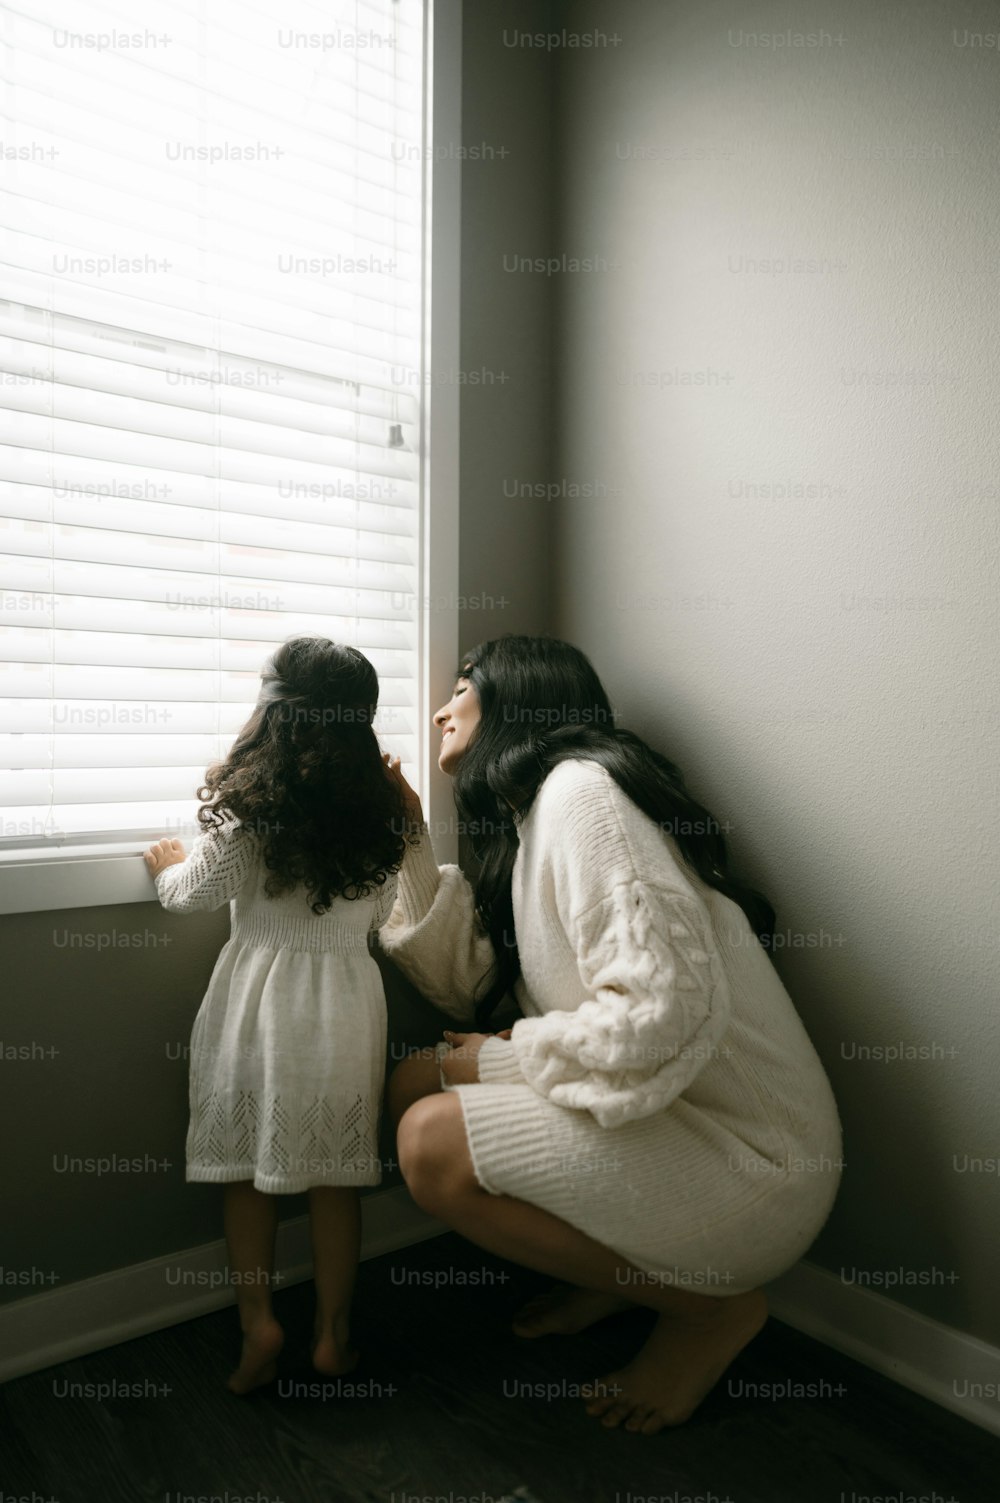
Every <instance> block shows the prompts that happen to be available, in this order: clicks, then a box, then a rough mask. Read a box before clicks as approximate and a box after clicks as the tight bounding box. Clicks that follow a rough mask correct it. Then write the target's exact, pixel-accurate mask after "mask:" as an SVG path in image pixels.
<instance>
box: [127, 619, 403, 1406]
mask: <svg viewBox="0 0 1000 1503" xmlns="http://www.w3.org/2000/svg"><path fill="white" fill-rule="evenodd" d="M261 679H262V685H261V691H260V694H259V697H258V701H257V705H256V707H255V709H254V712H253V714H252V715H251V717H250V719H249V720H248V721H247V723H246V725H245V726H244V727H243V729H242V731H241V732H240V734H239V736H238V737H237V740H236V742H235V744H234V745H233V748H232V750H231V751H230V752H229V755H228V757H227V758H226V760H225V761H224V762H222V763H221V764H219V765H218V766H215V767H212V768H210V769H209V771H208V772H207V773H206V777H205V785H204V787H203V788H201V789H200V790H199V798H200V800H201V803H202V808H201V809H200V810H199V812H198V820H199V823H200V824H202V825H204V826H205V833H204V834H203V835H201V836H200V838H199V839H198V841H197V842H196V844H195V845H194V847H193V849H192V851H191V854H190V855H189V856H188V857H186V858H185V855H184V847H183V846H182V845H181V843H180V841H178V840H169V839H164V840H160V841H158V842H157V843H156V844H155V845H153V846H151V847H150V849H149V850H148V851H146V852H145V858H144V859H145V861H146V865H147V867H148V869H149V871H150V872H151V874H152V875H153V877H154V879H155V881H156V889H157V893H158V895H159V898H160V902H161V903H162V904H163V906H164V907H165V908H167V909H170V910H171V911H172V912H175V913H190V912H192V911H194V910H195V909H202V910H204V909H213V908H219V907H221V906H222V904H223V903H225V902H227V901H231V904H232V907H231V915H232V930H231V937H230V939H229V940H228V941H227V943H226V944H225V946H224V947H223V949H222V951H221V953H220V955H219V958H218V961H217V962H216V966H215V970H214V971H213V973H212V977H211V980H210V982H209V985H208V992H207V993H206V996H205V999H204V1001H203V1002H202V1005H201V1009H200V1011H199V1013H198V1016H197V1018H196V1019H195V1024H194V1030H193V1032H192V1035H191V1056H190V1071H191V1079H190V1102H191V1121H190V1127H189V1129H188V1136H187V1179H188V1180H197V1181H203V1182H204V1181H209V1182H212V1183H215V1184H222V1185H224V1186H225V1190H224V1220H225V1232H226V1244H227V1248H228V1252H229V1267H230V1276H231V1278H232V1281H233V1283H234V1285H235V1288H236V1297H237V1303H238V1306H239V1313H240V1324H241V1327H242V1331H243V1351H242V1356H241V1358H240V1363H239V1366H238V1367H237V1368H236V1371H235V1372H234V1373H233V1374H232V1376H231V1378H230V1379H229V1387H230V1388H231V1389H232V1390H233V1391H234V1392H235V1393H246V1392H248V1391H249V1390H250V1389H251V1388H255V1387H256V1386H257V1385H258V1384H260V1383H265V1382H268V1381H270V1380H271V1379H272V1378H273V1377H274V1371H275V1358H276V1357H277V1354H278V1352H279V1351H280V1349H281V1346H282V1342H283V1332H282V1329H281V1326H280V1325H279V1324H278V1322H277V1321H276V1320H275V1317H274V1313H273V1310H272V1307H271V1284H272V1277H273V1274H272V1270H273V1265H274V1243H275V1232H276V1227H277V1201H276V1198H275V1197H276V1196H278V1195H292V1194H295V1193H297V1192H300V1191H303V1190H307V1191H308V1192H309V1220H310V1232H311V1239H312V1249H313V1261H314V1267H315V1281H316V1322H315V1330H314V1341H313V1363H314V1365H315V1367H316V1368H317V1370H318V1371H319V1372H321V1373H324V1374H328V1375H330V1376H336V1375H339V1374H343V1373H346V1372H349V1371H350V1370H351V1369H352V1368H353V1367H354V1365H355V1363H356V1362H357V1353H356V1352H355V1351H354V1349H353V1348H352V1346H351V1343H350V1331H349V1322H350V1304H351V1295H352V1290H353V1285H354V1279H355V1275H356V1272H357V1265H358V1258H359V1251H360V1229H361V1216H360V1207H359V1202H358V1191H357V1187H358V1186H359V1185H377V1184H379V1183H380V1181H381V1163H380V1160H379V1157H378V1126H379V1115H380V1107H381V1096H382V1084H383V1079H384V1068H385V1045H386V1017H385V993H384V991H383V987H382V977H381V974H380V972H379V969H378V966H377V965H376V963H375V960H374V959H373V957H372V955H371V953H370V949H369V944H370V936H371V934H372V933H373V932H374V931H375V930H377V929H378V928H379V927H380V926H381V925H382V924H384V923H385V921H386V919H387V918H388V916H389V912H390V910H391V908H392V904H393V900H394V897H395V890H396V873H397V872H398V870H399V867H400V864H401V862H402V859H403V854H404V852H405V850H406V844H407V831H408V822H407V817H406V812H405V809H404V804H403V797H402V794H401V792H400V788H399V784H398V781H397V780H396V779H394V778H392V777H391V776H390V775H389V772H388V770H387V767H386V761H385V759H384V758H383V756H382V753H381V752H380V749H379V745H378V741H377V739H376V736H375V732H374V730H373V729H372V718H373V716H374V713H375V707H376V704H377V701H378V680H377V677H376V674H375V670H374V668H373V667H372V665H371V663H369V661H368V659H367V658H366V657H364V656H363V654H362V653H360V652H358V651H357V650H356V649H355V648H353V647H345V646H340V645H338V644H336V643H333V642H329V641H326V640H324V639H322V638H318V637H297V638H293V639H292V640H290V641H288V642H285V643H284V644H283V646H281V647H279V648H278V650H277V651H276V652H275V654H274V656H273V657H272V659H271V660H270V662H269V663H268V664H267V665H266V666H265V668H264V670H263V672H262V674H261Z"/></svg>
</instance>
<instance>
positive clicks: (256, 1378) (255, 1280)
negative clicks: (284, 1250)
mask: <svg viewBox="0 0 1000 1503" xmlns="http://www.w3.org/2000/svg"><path fill="white" fill-rule="evenodd" d="M222 1205H223V1222H224V1225H225V1231H226V1247H227V1249H228V1252H229V1273H230V1277H231V1278H232V1280H233V1283H234V1284H235V1286H236V1304H237V1306H238V1308H239V1312H240V1329H241V1330H242V1332H243V1351H242V1353H241V1355H240V1361H239V1366H238V1367H237V1368H236V1370H235V1372H233V1373H232V1374H231V1376H230V1378H229V1382H228V1384H227V1387H228V1388H230V1389H231V1390H232V1392H233V1393H249V1392H250V1390H251V1389H253V1388H258V1387H259V1386H260V1384H261V1383H270V1382H271V1380H272V1379H273V1378H274V1374H275V1359H276V1358H277V1355H278V1353H279V1352H280V1351H281V1348H282V1345H283V1344H284V1340H285V1333H284V1331H283V1330H282V1329H281V1326H280V1325H279V1324H278V1322H277V1321H276V1320H275V1318H274V1311H273V1310H272V1308H271V1287H272V1284H273V1276H274V1239H275V1233H276V1231H277V1225H278V1206H277V1201H276V1199H275V1197H274V1196H273V1195H263V1194H262V1193H261V1192H260V1190H257V1189H255V1188H254V1185H253V1182H252V1181H251V1180H240V1181H239V1182H238V1183H236V1184H232V1185H225V1186H224V1187H223V1202H222Z"/></svg>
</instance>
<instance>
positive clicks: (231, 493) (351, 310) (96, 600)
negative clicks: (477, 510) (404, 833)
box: [0, 0, 426, 849]
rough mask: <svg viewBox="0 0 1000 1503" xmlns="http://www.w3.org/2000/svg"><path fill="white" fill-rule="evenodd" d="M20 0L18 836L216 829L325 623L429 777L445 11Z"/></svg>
mask: <svg viewBox="0 0 1000 1503" xmlns="http://www.w3.org/2000/svg"><path fill="white" fill-rule="evenodd" d="M0 14H2V28H3V29H2V40H3V43H4V47H3V65H2V77H3V94H4V101H5V102H4V105H3V110H2V118H0V133H2V150H3V155H2V160H0V186H2V190H3V192H2V223H3V225H4V230H3V236H2V256H0V260H2V263H3V265H2V286H0V299H2V301H0V371H2V375H0V406H2V408H3V412H2V418H0V421H2V431H0V614H2V646H0V716H2V721H3V724H2V726H0V732H2V734H0V742H2V747H0V769H3V770H2V771H0V806H2V807H0V847H6V848H7V849H10V848H12V847H16V848H21V847H31V846H38V845H44V844H48V843H51V842H53V841H57V842H62V841H67V842H69V843H73V842H94V841H100V840H113V839H118V840H120V839H128V838H131V837H133V836H137V837H140V838H145V837H147V836H154V835H160V834H167V833H171V834H172V833H189V832H190V830H191V828H192V821H193V817H194V813H195V810H196V807H197V804H196V799H195V790H196V788H197V786H198V784H199V782H200V781H201V779H202V777H203V774H204V771H205V768H206V767H207V766H208V765H209V763H211V762H212V761H214V760H215V759H217V758H218V757H220V756H222V755H223V754H224V753H225V751H226V749H227V748H228V747H229V745H230V744H231V742H232V740H233V737H234V735H235V733H236V731H237V730H238V728H239V726H240V725H241V724H242V723H243V721H244V720H245V719H246V717H247V714H248V713H249V711H250V708H251V707H252V704H253V701H254V698H255V696H256V692H257V683H258V674H259V671H260V668H261V666H262V664H263V662H264V660H265V658H266V656H267V654H268V652H269V651H270V649H271V648H273V647H274V646H275V645H276V644H277V643H278V642H280V641H282V640H284V639H285V638H286V637H288V636H291V635H297V634H306V633H307V634H314V635H321V636H328V637H332V638H334V639H336V640H339V641H346V642H350V643H353V644H354V645H356V646H357V647H359V648H361V650H362V651H363V652H365V653H366V654H367V655H368V656H369V657H370V658H371V660H372V662H373V663H374V664H375V667H376V668H377V670H378V673H379V678H380V681H381V685H382V704H381V709H380V719H379V723H378V727H377V728H378V730H379V733H380V738H381V741H382V744H383V747H384V748H385V749H386V750H389V751H392V752H394V753H399V754H401V755H402V756H403V759H404V769H406V768H407V767H408V768H409V769H410V772H409V774H408V775H412V768H413V765H414V759H415V756H416V732H417V729H418V727H417V724H416V707H417V704H418V700H419V694H418V687H419V674H420V641H419V629H418V628H419V618H420V613H419V602H420V599H421V580H420V575H419V563H420V548H419V538H420V532H421V518H422V501H421V463H420V448H421V435H422V433H423V421H422V411H421V401H422V392H423V390H424V389H425V388H424V378H423V372H422V365H421V350H422V343H423V327H422V326H423V290H424V284H425V276H424V265H423V245H424V190H425V182H424V178H425V171H424V163H425V158H426V151H425V147H424V144H423V143H424V134H423V132H424V116H425V110H424V98H423V94H424V85H423V77H424V65H423V6H422V4H420V3H419V0H369V3H365V4H361V3H354V0H351V3H348V0H323V3H322V4H310V3H303V0H281V3H280V4H278V3H272V0H251V3H244V0H240V3H238V4H236V3H227V0H202V3H198V0H189V3H187V4H173V3H169V0H156V3H149V4H143V3H140V4H133V3H131V0H130V3H129V4H128V5H125V4H119V5H117V6H107V5H97V4H93V3H91V0H72V3H46V0H28V3H27V4H26V5H22V6H18V8H17V9H16V10H14V9H13V8H11V9H5V10H3V11H2V12H0Z"/></svg>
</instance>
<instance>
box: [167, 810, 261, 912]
mask: <svg viewBox="0 0 1000 1503" xmlns="http://www.w3.org/2000/svg"><path fill="white" fill-rule="evenodd" d="M172 844H173V845H174V846H176V847H177V849H178V850H179V851H180V852H181V853H182V854H183V850H184V847H183V846H182V845H180V842H179V841H175V842H172ZM161 845H162V842H161ZM152 850H153V851H154V852H155V850H156V847H155V846H154V847H153V848H152ZM256 854H257V843H256V840H255V837H254V835H253V834H252V832H251V831H250V830H247V829H245V828H244V827H243V825H241V824H239V823H237V822H236V821H230V822H228V823H227V824H225V825H222V826H221V827H220V828H218V829H214V830H207V831H206V832H205V834H204V835H201V836H199V838H198V839H197V840H196V841H195V843H194V845H193V846H192V847H191V854H190V855H189V856H188V857H187V859H186V860H182V861H174V862H173V863H172V864H171V865H169V866H165V867H162V868H161V869H160V870H158V871H157V870H156V869H155V862H152V861H150V859H149V855H150V853H148V852H147V859H146V865H147V867H149V868H150V870H151V871H154V873H155V875H154V878H153V880H154V881H155V883H156V892H157V896H158V897H159V899H160V902H161V903H162V904H163V906H164V908H166V909H167V910H168V911H169V912H171V913H194V912H196V911H198V910H201V911H203V912H210V911H211V910H212V909H215V908H221V907H222V905H223V903H228V902H229V900H230V899H231V898H234V897H235V896H236V894H237V893H238V892H239V890H240V888H241V887H242V886H243V884H244V882H245V881H246V880H247V877H248V876H249V875H250V872H251V871H252V870H253V867H254V863H255V859H256Z"/></svg>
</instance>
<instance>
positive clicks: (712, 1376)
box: [586, 1289, 767, 1435]
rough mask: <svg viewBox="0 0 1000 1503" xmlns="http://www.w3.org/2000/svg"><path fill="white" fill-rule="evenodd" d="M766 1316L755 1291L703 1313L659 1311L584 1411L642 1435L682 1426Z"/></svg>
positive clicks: (597, 1386)
mask: <svg viewBox="0 0 1000 1503" xmlns="http://www.w3.org/2000/svg"><path fill="white" fill-rule="evenodd" d="M766 1320H767V1297H766V1295H765V1294H764V1293H763V1291H762V1290H760V1289H753V1290H751V1291H750V1292H749V1293H747V1294H737V1295H733V1296H731V1297H730V1298H728V1299H720V1300H719V1301H718V1304H717V1305H716V1306H715V1307H714V1308H713V1309H711V1310H709V1311H708V1312H707V1313H706V1314H698V1315H683V1316H678V1315H661V1316H660V1318H659V1320H658V1321H657V1323H656V1325H655V1327H654V1328H653V1332H652V1334H651V1335H650V1337H649V1340H648V1341H647V1342H646V1345H645V1346H644V1347H643V1348H642V1350H641V1351H640V1353H639V1355H638V1356H637V1357H636V1358H635V1359H634V1360H633V1361H632V1362H630V1363H629V1364H628V1366H627V1367H623V1368H622V1369H621V1370H620V1371H619V1372H614V1373H609V1374H608V1375H607V1377H605V1378H602V1379H601V1381H600V1382H599V1383H597V1384H595V1385H594V1396H593V1397H592V1398H590V1399H589V1400H588V1402H587V1406H586V1407H587V1413H588V1414H592V1415H593V1416H594V1417H595V1418H597V1419H600V1421H601V1423H602V1424H603V1425H606V1426H607V1427H608V1428H609V1429H614V1428H616V1427H617V1426H618V1425H624V1427H625V1429H626V1430H632V1431H636V1432H639V1433H641V1434H642V1435H655V1434H656V1433H657V1431H659V1430H662V1429H663V1428H664V1426H665V1425H682V1424H683V1423H684V1421H685V1420H687V1419H690V1417H691V1415H692V1414H693V1413H694V1411H695V1410H696V1409H697V1408H698V1405H699V1404H700V1403H701V1401H702V1399H704V1398H705V1396H706V1395H707V1394H708V1392H709V1390H710V1389H712V1388H714V1386H715V1384H716V1383H717V1382H718V1381H719V1379H720V1378H721V1377H722V1375H723V1373H724V1372H725V1371H726V1369H727V1367H729V1365H730V1363H731V1362H732V1361H733V1360H734V1359H735V1358H736V1357H737V1356H738V1355H739V1353H740V1352H741V1351H742V1350H743V1348H744V1347H745V1346H747V1345H748V1343H749V1342H751V1341H752V1340H753V1338H754V1337H755V1336H756V1335H757V1333H758V1332H759V1331H760V1330H761V1328H762V1327H763V1325H764V1323H765V1321H766Z"/></svg>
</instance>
